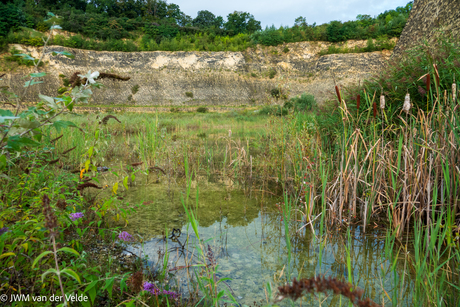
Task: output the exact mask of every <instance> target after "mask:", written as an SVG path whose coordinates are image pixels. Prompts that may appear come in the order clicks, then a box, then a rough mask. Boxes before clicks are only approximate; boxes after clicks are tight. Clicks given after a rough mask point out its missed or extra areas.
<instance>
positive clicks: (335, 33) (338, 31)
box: [326, 20, 345, 42]
mask: <svg viewBox="0 0 460 307" xmlns="http://www.w3.org/2000/svg"><path fill="white" fill-rule="evenodd" d="M326 35H327V40H328V41H329V42H341V41H344V40H345V37H344V28H343V26H342V23H341V22H340V21H337V20H334V21H331V22H330V24H329V25H328V26H327V28H326Z"/></svg>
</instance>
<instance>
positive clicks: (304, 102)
mask: <svg viewBox="0 0 460 307" xmlns="http://www.w3.org/2000/svg"><path fill="white" fill-rule="evenodd" d="M290 102H291V104H292V105H293V106H294V111H296V112H304V111H311V110H312V109H313V108H314V107H316V100H315V96H313V95H311V94H307V93H303V94H302V95H300V96H297V97H294V98H291V100H290Z"/></svg>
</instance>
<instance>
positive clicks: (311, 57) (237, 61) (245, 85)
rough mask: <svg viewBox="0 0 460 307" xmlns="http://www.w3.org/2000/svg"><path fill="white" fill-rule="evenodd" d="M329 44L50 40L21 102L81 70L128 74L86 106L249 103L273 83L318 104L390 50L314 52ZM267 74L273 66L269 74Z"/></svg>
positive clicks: (14, 83)
mask: <svg viewBox="0 0 460 307" xmlns="http://www.w3.org/2000/svg"><path fill="white" fill-rule="evenodd" d="M346 44H347V47H348V48H354V47H355V46H360V47H363V46H365V45H366V41H349V42H347V43H346ZM330 45H331V43H326V42H299V43H289V44H285V45H282V46H277V47H264V46H257V47H255V48H249V49H248V50H246V51H244V52H166V51H154V52H130V53H128V52H108V51H91V50H80V49H72V48H66V47H60V46H50V47H49V48H48V51H50V50H55V51H64V50H65V51H68V52H70V53H72V54H73V55H75V58H74V59H70V58H67V57H65V56H63V55H59V54H58V55H57V56H48V55H47V56H45V59H44V60H45V62H46V65H45V66H44V67H43V68H40V70H43V71H46V72H47V73H48V75H47V76H45V77H43V78H41V81H44V83H42V84H40V85H38V86H33V87H31V89H30V91H29V92H28V93H27V96H26V97H24V98H23V100H24V101H27V102H33V101H35V100H36V99H37V97H38V96H37V94H38V91H39V90H40V92H41V93H42V94H45V95H49V96H57V95H58V93H57V90H58V89H59V88H61V87H63V86H64V82H63V81H64V79H65V78H67V79H69V78H70V76H71V75H72V74H73V73H74V72H77V71H78V72H80V73H86V72H88V70H91V71H99V72H105V73H112V74H117V75H119V76H122V77H130V79H129V80H128V81H119V80H111V79H102V80H101V83H102V84H103V85H104V87H103V88H101V89H96V90H94V95H93V98H92V100H91V104H98V105H132V106H151V105H155V106H186V105H189V106H196V105H209V106H213V105H215V106H219V105H241V104H246V105H253V104H262V103H267V102H268V103H276V102H278V103H282V101H281V100H279V101H277V100H276V98H275V97H272V96H271V95H270V93H271V91H272V89H274V88H278V89H280V91H281V93H282V94H283V95H285V96H287V97H293V96H296V95H299V94H302V93H303V92H309V93H311V94H313V95H315V97H316V99H317V101H318V102H320V103H321V102H323V101H325V100H326V99H329V98H331V97H333V93H334V81H333V78H335V80H336V82H337V83H338V84H340V85H345V84H349V83H352V82H357V81H358V80H363V79H365V78H368V77H369V76H370V75H371V74H373V73H375V72H377V71H378V70H379V69H381V67H382V66H383V65H384V63H385V62H386V61H387V59H388V58H389V56H390V52H388V51H383V52H372V53H349V54H332V55H324V56H320V55H319V53H320V51H321V50H324V49H327V48H328V47H329V46H330ZM14 47H15V48H16V49H18V50H20V51H21V52H24V53H29V54H31V55H32V56H34V57H38V56H39V54H40V51H41V48H36V47H30V46H23V45H14ZM27 72H28V71H25V70H23V71H16V72H14V73H8V75H7V76H5V77H4V78H3V81H0V86H2V85H3V86H4V85H6V86H9V87H10V90H13V91H15V92H16V93H22V92H23V85H24V81H25V80H24V79H22V77H23V76H24V75H25V74H26V73H27ZM274 72H276V73H275V74H274ZM2 99H4V97H0V100H2Z"/></svg>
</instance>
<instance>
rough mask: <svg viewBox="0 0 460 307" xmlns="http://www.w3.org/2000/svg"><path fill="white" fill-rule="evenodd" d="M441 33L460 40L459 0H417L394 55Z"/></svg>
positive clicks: (430, 39) (398, 54)
mask: <svg viewBox="0 0 460 307" xmlns="http://www.w3.org/2000/svg"><path fill="white" fill-rule="evenodd" d="M440 33H445V34H446V35H450V36H451V38H453V39H454V40H457V41H459V40H460V1H459V0H415V1H414V5H413V7H412V11H411V13H410V16H409V19H408V20H407V23H406V26H405V27H404V30H403V32H402V33H401V37H400V39H399V41H398V43H397V44H396V47H395V49H394V56H400V55H401V54H402V51H403V50H406V49H409V48H411V47H413V46H415V45H417V44H418V43H420V42H421V40H423V39H427V40H428V41H432V40H433V39H434V38H436V37H437V36H438V35H439V34H440Z"/></svg>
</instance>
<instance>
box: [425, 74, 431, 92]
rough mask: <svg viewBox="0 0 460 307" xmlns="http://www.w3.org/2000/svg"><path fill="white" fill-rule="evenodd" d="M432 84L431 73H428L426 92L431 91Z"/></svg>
mask: <svg viewBox="0 0 460 307" xmlns="http://www.w3.org/2000/svg"><path fill="white" fill-rule="evenodd" d="M430 84H431V80H430V74H427V75H426V79H425V86H426V92H427V93H429V92H430Z"/></svg>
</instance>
